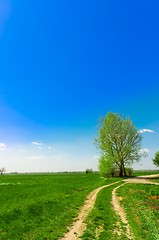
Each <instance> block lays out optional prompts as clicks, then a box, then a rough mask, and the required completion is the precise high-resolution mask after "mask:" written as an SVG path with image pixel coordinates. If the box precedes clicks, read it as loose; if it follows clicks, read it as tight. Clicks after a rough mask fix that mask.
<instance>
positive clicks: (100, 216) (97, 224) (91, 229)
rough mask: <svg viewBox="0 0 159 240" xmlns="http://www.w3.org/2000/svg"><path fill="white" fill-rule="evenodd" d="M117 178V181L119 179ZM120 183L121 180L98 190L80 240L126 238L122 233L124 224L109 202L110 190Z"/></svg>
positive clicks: (121, 239)
mask: <svg viewBox="0 0 159 240" xmlns="http://www.w3.org/2000/svg"><path fill="white" fill-rule="evenodd" d="M117 180H118V181H119V179H117ZM117 180H116V181H117ZM120 184H121V181H120V182H119V183H117V184H115V185H113V186H110V187H108V188H105V189H103V190H102V191H100V192H99V194H98V197H97V200H96V203H95V207H94V208H93V209H92V211H91V213H90V214H89V216H88V219H87V220H86V224H87V229H86V231H85V232H84V234H83V236H82V237H81V238H82V240H93V239H99V240H107V239H108V240H109V239H112V240H113V239H114V240H116V239H118V240H124V239H125V240H126V239H128V238H127V237H126V235H125V234H124V232H125V229H124V224H123V223H122V222H121V220H120V217H119V216H118V215H116V214H115V213H114V210H113V207H112V204H111V199H112V190H113V189H114V187H116V186H118V185H120Z"/></svg>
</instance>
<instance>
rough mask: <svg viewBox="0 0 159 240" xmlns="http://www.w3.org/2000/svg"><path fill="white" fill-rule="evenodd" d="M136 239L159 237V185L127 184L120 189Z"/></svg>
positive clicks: (119, 192)
mask: <svg viewBox="0 0 159 240" xmlns="http://www.w3.org/2000/svg"><path fill="white" fill-rule="evenodd" d="M117 193H118V196H119V197H120V200H121V204H122V206H123V207H124V209H125V212H126V215H127V218H128V222H129V224H130V226H131V229H132V232H133V234H134V239H135V240H138V239H147V240H158V239H159V217H158V216H159V214H158V213H159V186H156V185H151V184H126V185H124V186H122V187H121V188H120V189H119V190H118V191H117Z"/></svg>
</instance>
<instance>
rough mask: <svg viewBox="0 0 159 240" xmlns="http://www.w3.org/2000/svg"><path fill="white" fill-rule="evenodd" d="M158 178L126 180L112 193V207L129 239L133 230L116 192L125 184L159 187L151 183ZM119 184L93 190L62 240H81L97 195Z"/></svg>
mask: <svg viewBox="0 0 159 240" xmlns="http://www.w3.org/2000/svg"><path fill="white" fill-rule="evenodd" d="M158 177H159V174H156V175H146V176H140V177H136V178H130V179H126V180H124V183H123V182H122V183H121V185H119V186H118V187H116V188H114V190H113V191H112V205H113V208H114V211H115V212H116V213H117V214H118V215H119V216H120V218H121V220H122V222H123V223H124V224H125V226H126V232H125V234H126V236H127V238H128V239H133V233H132V232H131V228H130V226H129V223H128V221H127V218H126V214H125V211H124V209H123V208H122V207H121V205H120V200H119V197H118V196H117V195H116V190H117V189H118V188H119V187H122V186H123V185H124V184H127V183H135V184H137V183H142V184H143V183H144V184H155V185H159V183H155V182H152V181H151V180H152V179H153V178H158ZM118 182H121V181H117V182H114V183H111V184H108V185H104V186H102V187H99V188H97V189H95V190H93V191H92V192H91V193H90V194H89V196H88V197H87V199H86V202H85V204H84V206H83V207H82V208H81V210H80V212H79V215H78V218H77V220H76V221H75V222H74V223H73V225H72V226H71V227H70V229H69V230H68V232H67V233H66V234H65V236H64V237H63V238H61V240H77V239H79V237H80V236H81V235H82V234H83V232H84V230H85V229H86V224H85V223H84V221H85V219H86V218H87V216H88V214H89V212H90V211H91V209H92V208H93V206H94V204H95V201H96V198H97V194H98V193H99V191H101V190H102V189H103V188H106V187H109V186H111V185H114V184H116V183H118Z"/></svg>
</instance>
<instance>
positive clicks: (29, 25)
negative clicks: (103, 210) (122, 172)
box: [0, 0, 159, 172]
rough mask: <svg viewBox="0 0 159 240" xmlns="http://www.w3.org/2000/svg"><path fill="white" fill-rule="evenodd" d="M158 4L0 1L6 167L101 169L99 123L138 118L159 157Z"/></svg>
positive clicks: (0, 108) (2, 158)
mask: <svg viewBox="0 0 159 240" xmlns="http://www.w3.org/2000/svg"><path fill="white" fill-rule="evenodd" d="M158 9H159V2H158V1H151V2H150V1H147V0H144V1H143V0H141V1H136V0H134V1H126V0H125V1H124V0H121V1H116V0H114V1H92V0H91V1H87V0H86V1H83V0H80V1H72V0H70V1H64V0H59V1H52V0H47V1H43V0H38V1H36V0H35V1H32V0H27V1H26V0H24V1H16V0H0V53H1V54H0V113H1V118H0V150H1V151H0V166H3V167H5V168H6V169H7V171H8V172H10V171H19V172H27V171H64V170H68V171H70V170H72V171H73V170H76V171H77V170H85V169H86V168H93V169H94V170H96V169H97V168H98V160H97V156H98V152H97V150H96V147H95V146H94V145H93V139H94V138H95V137H96V135H97V130H96V125H97V119H98V118H99V117H100V116H101V115H106V114H107V112H109V111H112V112H116V113H120V114H123V115H125V116H130V118H131V119H132V120H133V122H134V124H135V126H136V127H137V129H139V130H140V129H150V130H152V131H153V132H143V133H142V134H143V148H144V149H148V150H147V151H149V155H148V157H147V158H146V159H145V160H143V161H142V162H141V163H140V164H138V165H136V166H135V167H136V168H144V169H145V168H147V169H149V168H154V166H153V165H152V160H151V159H152V157H153V155H154V153H155V151H157V150H158V149H159V108H158V103H159V94H158V92H159V69H158V65H159V31H158V29H159V16H158Z"/></svg>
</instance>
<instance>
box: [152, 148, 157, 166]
mask: <svg viewBox="0 0 159 240" xmlns="http://www.w3.org/2000/svg"><path fill="white" fill-rule="evenodd" d="M152 161H153V164H155V166H156V167H159V151H157V152H156V153H155V157H154V159H153V160H152Z"/></svg>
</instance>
